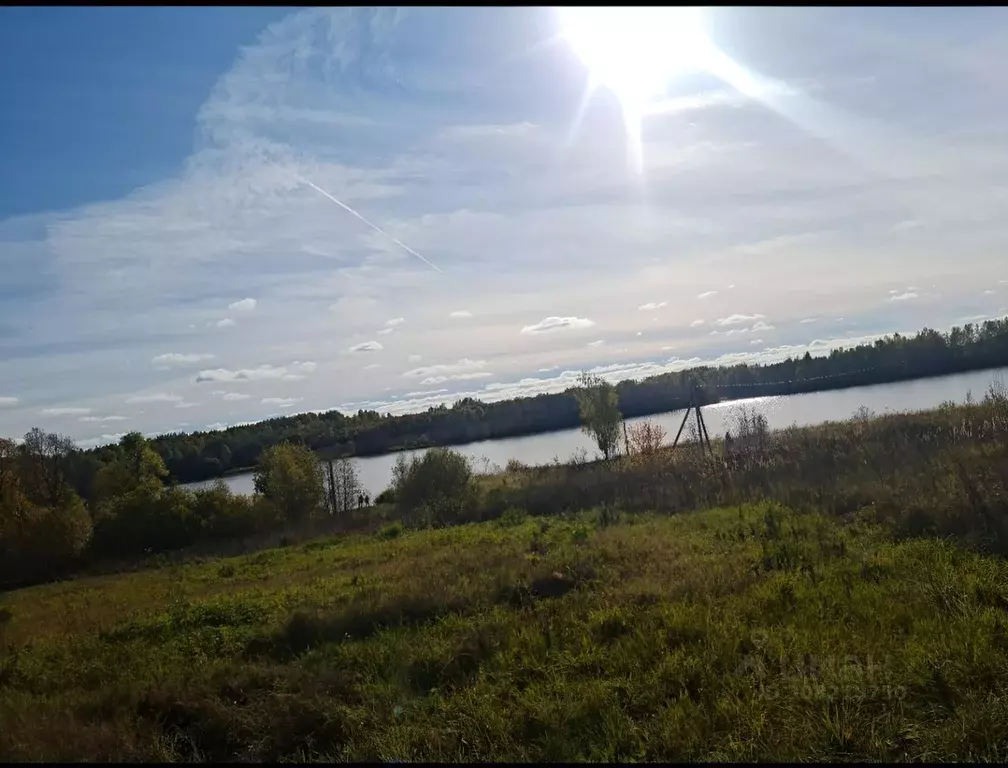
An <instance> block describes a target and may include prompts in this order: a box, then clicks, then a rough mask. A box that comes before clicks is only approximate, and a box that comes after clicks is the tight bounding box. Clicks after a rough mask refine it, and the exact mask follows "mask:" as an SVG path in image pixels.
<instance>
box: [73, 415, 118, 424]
mask: <svg viewBox="0 0 1008 768" xmlns="http://www.w3.org/2000/svg"><path fill="white" fill-rule="evenodd" d="M78 421H80V422H82V423H84V424H104V423H106V422H112V421H128V418H127V417H126V416H117V415H111V416H81V417H80V418H79V419H78Z"/></svg>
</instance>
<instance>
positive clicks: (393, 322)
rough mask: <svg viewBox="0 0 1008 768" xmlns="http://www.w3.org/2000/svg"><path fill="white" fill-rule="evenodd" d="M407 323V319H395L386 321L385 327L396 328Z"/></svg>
mask: <svg viewBox="0 0 1008 768" xmlns="http://www.w3.org/2000/svg"><path fill="white" fill-rule="evenodd" d="M405 322H406V319H405V318H403V317H393V318H392V319H391V320H386V321H385V325H386V326H388V327H389V328H395V327H396V326H397V325H402V324H403V323H405Z"/></svg>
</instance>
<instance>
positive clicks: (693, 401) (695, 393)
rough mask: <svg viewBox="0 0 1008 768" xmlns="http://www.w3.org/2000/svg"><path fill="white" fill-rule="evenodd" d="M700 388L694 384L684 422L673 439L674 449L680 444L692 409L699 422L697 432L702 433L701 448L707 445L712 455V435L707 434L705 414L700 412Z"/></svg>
mask: <svg viewBox="0 0 1008 768" xmlns="http://www.w3.org/2000/svg"><path fill="white" fill-rule="evenodd" d="M700 402H701V398H700V388H699V387H698V386H696V385H695V384H694V385H693V390H692V392H691V393H690V402H689V405H687V406H686V413H685V414H684V415H683V420H682V424H680V425H679V431H678V432H676V436H675V440H673V441H672V448H673V449H674V448H675V447H676V446H677V445H679V437H680V436H681V435H682V431H683V428H684V427H685V426H686V421H687V420H688V419H689V416H690V411H691V410H692V411H694V412H695V413H696V423H697V434H698V435H700V450H701V451H703V449H704V446H705V445H706V447H707V450H708V451H710V455H711V456H713V455H714V449H713V448H712V447H711V441H710V435H708V434H707V424H706V423H705V422H704V417H703V414H702V413H701V412H700Z"/></svg>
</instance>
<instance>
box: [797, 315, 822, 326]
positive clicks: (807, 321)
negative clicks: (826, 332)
mask: <svg viewBox="0 0 1008 768" xmlns="http://www.w3.org/2000/svg"><path fill="white" fill-rule="evenodd" d="M818 322H819V318H818V317H805V318H802V319H801V320H799V323H801V324H802V325H809V324H810V323H818Z"/></svg>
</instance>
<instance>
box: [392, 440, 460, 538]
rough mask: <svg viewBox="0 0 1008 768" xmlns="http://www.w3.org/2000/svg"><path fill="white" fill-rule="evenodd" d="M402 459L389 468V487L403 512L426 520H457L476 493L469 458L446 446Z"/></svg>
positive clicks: (431, 522) (427, 522) (425, 521)
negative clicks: (390, 475) (391, 485)
mask: <svg viewBox="0 0 1008 768" xmlns="http://www.w3.org/2000/svg"><path fill="white" fill-rule="evenodd" d="M400 455H401V454H400ZM401 456H402V455H401ZM402 459H403V463H402V464H399V463H398V460H397V467H396V469H395V470H394V471H393V481H394V483H395V485H394V486H393V488H394V492H395V499H396V503H397V504H399V506H400V508H401V509H402V511H403V513H404V515H405V516H416V517H417V518H419V520H420V522H423V523H426V524H441V525H443V524H447V523H452V522H457V521H458V520H459V519H460V518H461V517H462V515H463V513H464V512H465V509H466V507H468V506H469V505H470V504H471V503H472V502H473V501H474V497H475V495H476V482H475V477H474V473H473V469H472V464H471V463H470V461H469V459H468V458H466V457H465V456H463V455H462V454H461V453H459V452H458V451H453V450H451V449H449V448H431V449H429V450H427V451H425V452H424V454H423V456H420V457H413V459H412V460H408V459H406V458H405V456H403V457H402Z"/></svg>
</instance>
